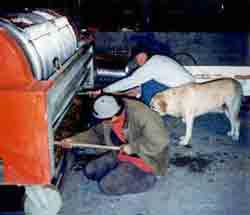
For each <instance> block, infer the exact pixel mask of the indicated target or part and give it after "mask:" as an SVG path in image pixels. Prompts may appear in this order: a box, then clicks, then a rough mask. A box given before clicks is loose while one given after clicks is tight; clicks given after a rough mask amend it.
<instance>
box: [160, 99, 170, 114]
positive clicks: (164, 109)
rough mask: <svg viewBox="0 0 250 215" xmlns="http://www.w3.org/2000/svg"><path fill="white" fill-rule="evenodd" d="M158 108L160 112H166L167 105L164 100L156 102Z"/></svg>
mask: <svg viewBox="0 0 250 215" xmlns="http://www.w3.org/2000/svg"><path fill="white" fill-rule="evenodd" d="M158 105H159V108H160V109H161V112H163V113H164V112H167V106H168V104H167V103H166V102H165V101H164V100H159V102H158Z"/></svg>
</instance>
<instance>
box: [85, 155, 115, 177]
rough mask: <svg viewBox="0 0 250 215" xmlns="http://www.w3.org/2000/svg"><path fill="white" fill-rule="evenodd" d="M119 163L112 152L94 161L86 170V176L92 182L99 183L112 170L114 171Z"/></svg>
mask: <svg viewBox="0 0 250 215" xmlns="http://www.w3.org/2000/svg"><path fill="white" fill-rule="evenodd" d="M117 164H118V161H117V159H116V157H115V156H114V154H113V153H112V152H109V153H107V154H105V155H103V156H101V157H99V158H97V159H95V160H93V161H90V162H89V163H88V164H87V165H86V167H85V168H84V174H85V176H86V177H87V178H88V179H90V180H95V181H99V180H100V179H101V178H102V177H103V176H105V175H106V174H107V173H108V172H109V171H110V170H112V169H114V168H115V167H116V166H117Z"/></svg>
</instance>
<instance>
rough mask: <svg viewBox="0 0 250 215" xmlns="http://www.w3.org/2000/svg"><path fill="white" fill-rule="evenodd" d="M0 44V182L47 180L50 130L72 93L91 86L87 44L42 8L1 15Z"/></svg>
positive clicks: (51, 167)
mask: <svg viewBox="0 0 250 215" xmlns="http://www.w3.org/2000/svg"><path fill="white" fill-rule="evenodd" d="M0 44H1V46H0V97H1V99H0V121H1V123H0V137H1V143H0V160H1V161H2V163H1V165H0V166H1V168H0V182H1V183H3V184H22V185H25V184H49V183H51V180H52V179H53V177H55V176H56V174H58V170H57V168H58V167H57V166H56V165H55V156H54V132H55V131H56V129H57V128H58V126H59V124H60V123H61V121H62V118H63V117H64V115H65V113H66V112H67V110H68V108H69V107H70V104H71V101H72V99H73V98H74V96H75V94H76V93H77V92H78V91H79V90H80V89H82V88H89V87H93V81H94V69H93V47H92V44H91V43H86V42H83V41H79V40H78V39H77V38H76V35H75V32H74V30H73V29H72V27H71V25H70V24H69V22H68V20H67V18H66V17H64V16H60V15H58V14H55V13H54V12H51V11H48V10H30V11H26V12H22V13H15V14H8V15H7V16H6V17H3V18H1V19H0ZM1 169H2V172H1Z"/></svg>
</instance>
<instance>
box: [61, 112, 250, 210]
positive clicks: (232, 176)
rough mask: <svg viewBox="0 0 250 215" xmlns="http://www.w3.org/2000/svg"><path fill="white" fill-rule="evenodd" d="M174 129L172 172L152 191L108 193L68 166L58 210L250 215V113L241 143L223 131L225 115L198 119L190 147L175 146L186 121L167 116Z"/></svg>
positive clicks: (172, 136)
mask: <svg viewBox="0 0 250 215" xmlns="http://www.w3.org/2000/svg"><path fill="white" fill-rule="evenodd" d="M164 120H165V122H166V125H167V127H168V128H169V130H170V134H171V145H170V146H171V162H170V163H171V164H170V168H169V173H168V175H166V176H164V177H162V178H160V179H159V181H158V183H157V184H156V186H155V187H154V188H153V189H151V190H150V191H148V192H145V193H141V194H130V195H124V196H113V197H111V196H105V195H104V194H102V193H100V192H99V190H98V187H97V184H96V182H93V181H90V180H88V179H87V178H86V177H84V176H83V174H82V171H76V170H70V169H69V170H68V171H67V172H66V175H65V178H64V181H63V185H62V187H61V192H62V197H63V201H64V206H63V208H62V209H61V211H60V213H59V215H69V214H72V215H85V214H86V215H118V214H119V215H166V214H171V215H189V214H190V215H191V214H192V215H235V214H240V215H249V214H250V204H249V202H250V179H249V178H250V116H247V114H242V126H241V136H240V141H239V143H236V142H232V141H231V139H230V138H229V137H227V136H226V135H225V134H226V132H227V130H228V129H229V122H228V121H227V119H226V118H225V117H224V116H223V115H221V114H207V115H204V116H201V117H199V118H197V120H196V121H195V127H194V130H193V139H192V148H186V147H181V146H178V145H177V141H178V137H179V136H180V135H183V134H184V124H183V123H182V122H181V121H179V120H176V119H174V118H171V117H165V118H164Z"/></svg>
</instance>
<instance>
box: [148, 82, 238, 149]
mask: <svg viewBox="0 0 250 215" xmlns="http://www.w3.org/2000/svg"><path fill="white" fill-rule="evenodd" d="M242 95H243V90H242V87H241V84H240V83H239V82H238V81H237V80H235V79H232V78H223V79H216V80H212V81H207V82H204V83H188V84H185V85H182V86H179V87H174V88H170V89H167V90H164V91H162V92H159V93H157V94H156V95H155V96H154V97H153V98H152V100H151V102H150V108H151V109H152V110H154V111H156V112H158V113H159V114H160V115H162V116H163V115H167V114H168V115H171V116H174V117H182V120H183V122H185V123H186V134H185V136H183V137H181V141H180V145H188V144H190V140H191V137H192V128H193V122H194V119H195V118H196V117H197V116H200V115H202V114H206V113H208V112H224V113H225V114H226V116H227V117H228V119H229V121H230V125H231V130H230V131H229V132H228V133H227V135H228V136H231V137H232V139H233V140H236V141H237V140H239V130H240V120H239V111H240V106H241V102H242V97H243V96H242Z"/></svg>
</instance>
